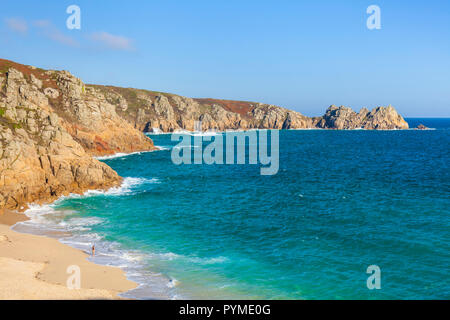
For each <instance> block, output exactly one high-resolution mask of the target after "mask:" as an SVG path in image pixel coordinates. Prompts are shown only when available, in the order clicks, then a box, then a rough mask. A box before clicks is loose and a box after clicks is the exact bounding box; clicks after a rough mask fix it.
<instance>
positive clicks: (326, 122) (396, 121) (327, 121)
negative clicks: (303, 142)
mask: <svg viewBox="0 0 450 320" xmlns="http://www.w3.org/2000/svg"><path fill="white" fill-rule="evenodd" d="M316 126H317V127H319V128H324V129H339V130H342V129H367V130H393V129H408V128H409V126H408V123H407V122H406V121H405V120H404V119H403V117H402V116H400V115H399V114H398V113H397V111H396V110H395V109H394V108H393V107H392V106H388V107H378V108H375V109H373V110H372V111H369V110H368V109H366V108H362V109H361V110H360V111H359V113H356V112H355V111H353V110H352V109H350V108H347V107H344V106H341V107H336V106H334V105H332V106H331V107H329V108H328V109H327V111H326V113H325V115H324V116H323V117H321V118H318V119H316Z"/></svg>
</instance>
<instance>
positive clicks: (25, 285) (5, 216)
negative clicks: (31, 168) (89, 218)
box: [0, 210, 138, 300]
mask: <svg viewBox="0 0 450 320" xmlns="http://www.w3.org/2000/svg"><path fill="white" fill-rule="evenodd" d="M26 220H28V218H27V217H26V216H25V215H24V214H19V213H17V212H13V211H7V210H5V211H4V212H3V213H0V273H1V274H2V277H1V278H0V299H10V300H11V299H12V300H17V299H20V300H23V299H26V300H79V299H80V300H87V299H100V300H111V299H124V298H122V297H120V296H119V294H121V293H124V292H127V291H129V290H132V289H135V288H137V287H138V284H137V283H135V282H133V281H131V280H129V279H127V277H126V275H125V272H124V271H123V270H122V269H120V268H118V267H112V266H103V265H99V264H95V263H94V262H92V261H89V260H88V257H89V255H88V254H86V253H85V252H83V251H82V250H79V249H75V248H73V247H71V246H69V245H66V244H63V243H61V242H60V241H58V240H57V239H53V238H51V237H48V236H40V235H33V234H27V233H21V232H18V231H15V230H13V229H12V226H14V225H15V224H16V223H18V222H22V221H26ZM73 265H75V266H78V267H79V268H80V269H79V270H80V280H81V281H80V282H81V283H80V284H81V285H80V289H72V290H71V289H69V288H68V287H67V285H66V283H67V280H68V278H69V277H70V276H71V274H70V273H67V268H68V267H69V266H73Z"/></svg>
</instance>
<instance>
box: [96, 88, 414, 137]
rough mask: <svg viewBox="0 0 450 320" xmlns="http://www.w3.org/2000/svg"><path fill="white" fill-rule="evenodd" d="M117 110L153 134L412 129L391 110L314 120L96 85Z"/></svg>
mask: <svg viewBox="0 0 450 320" xmlns="http://www.w3.org/2000/svg"><path fill="white" fill-rule="evenodd" d="M90 88H92V89H93V90H97V91H100V92H102V93H103V95H104V97H105V98H106V100H107V101H108V102H109V103H110V104H112V105H115V106H116V110H117V113H118V114H119V115H120V116H121V117H123V118H124V119H126V120H127V121H128V122H129V123H130V124H132V125H133V126H134V127H135V128H137V129H139V130H141V131H144V132H147V131H152V130H161V131H163V132H173V131H176V130H189V131H192V130H194V122H195V121H202V127H203V130H207V129H216V130H221V131H223V130H226V129H312V128H322V129H357V128H364V129H368V130H372V129H375V130H379V129H407V128H408V124H407V123H406V122H405V121H404V119H403V118H402V117H401V116H400V115H399V114H398V113H397V112H396V111H395V109H394V108H393V107H391V106H389V107H378V108H375V109H373V110H372V111H369V110H367V109H365V108H363V109H361V111H360V112H359V113H356V112H354V111H353V110H352V109H350V108H347V107H343V106H342V107H336V106H331V107H330V108H328V110H327V111H326V113H325V115H324V116H322V117H315V118H310V117H307V116H304V115H302V114H301V113H299V112H296V111H291V110H288V109H285V108H281V107H278V106H274V105H269V104H262V103H255V102H245V101H231V100H217V99H192V98H187V97H182V96H178V95H174V94H170V93H161V92H154V91H147V90H139V89H131V88H118V87H112V86H98V85H91V86H90Z"/></svg>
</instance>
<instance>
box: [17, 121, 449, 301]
mask: <svg viewBox="0 0 450 320" xmlns="http://www.w3.org/2000/svg"><path fill="white" fill-rule="evenodd" d="M407 121H408V122H409V124H410V126H411V127H415V126H417V125H418V124H419V123H423V124H425V125H426V126H428V127H430V128H434V130H426V131H418V130H406V131H364V130H354V131H334V130H298V131H297V130H289V131H280V168H279V172H278V174H276V175H273V176H262V175H260V166H259V165H206V164H202V165H194V164H192V165H175V164H173V163H172V161H171V157H170V156H171V151H172V148H173V147H174V145H175V144H176V143H177V142H172V141H171V139H170V137H171V136H170V135H167V134H162V135H150V137H151V138H152V139H153V140H154V142H155V145H157V146H161V147H163V148H162V150H161V151H155V152H148V153H137V154H132V155H128V156H120V155H118V156H116V157H111V158H106V159H103V160H102V161H105V162H106V163H107V164H108V165H110V166H111V167H112V168H113V169H115V170H116V171H117V172H118V173H119V174H120V175H121V176H123V177H125V180H124V184H123V185H122V186H121V187H120V188H115V189H111V190H109V191H107V192H100V191H92V192H88V193H86V194H85V195H84V196H70V197H66V198H62V199H60V200H58V201H57V202H56V203H55V204H53V205H50V206H41V207H38V206H33V207H32V208H31V209H30V210H29V211H28V212H27V214H28V215H29V216H30V217H31V218H32V220H30V221H28V222H25V223H21V224H19V225H16V227H15V228H16V229H18V230H22V231H28V232H33V233H46V234H49V233H50V231H64V232H65V233H58V237H59V238H60V240H61V241H62V242H64V243H68V244H70V245H72V246H74V247H77V248H80V249H82V250H85V251H89V248H90V246H91V245H92V244H93V243H95V245H96V247H97V250H96V251H97V254H98V256H97V257H95V258H94V262H97V263H101V264H108V265H115V266H120V267H122V268H124V270H125V271H126V272H127V275H128V277H129V278H130V279H132V280H135V281H137V282H138V283H140V286H139V288H138V289H136V290H133V291H130V292H128V293H126V294H124V296H126V297H135V298H143V299H144V298H146V299H152V298H168V299H183V298H199V299H215V298H216V299H237V298H243V299H450V280H449V272H450V173H449V170H450V119H407ZM67 232H69V233H67ZM52 234H53V235H55V233H54V232H53V233H52ZM370 265H377V266H379V267H380V269H381V289H380V290H369V289H368V288H367V285H366V280H367V278H368V277H369V276H370V275H369V274H367V273H366V270H367V267H368V266H370Z"/></svg>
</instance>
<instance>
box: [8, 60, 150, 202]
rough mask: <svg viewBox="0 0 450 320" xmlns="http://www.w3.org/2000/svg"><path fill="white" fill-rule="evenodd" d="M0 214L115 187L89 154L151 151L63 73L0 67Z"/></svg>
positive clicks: (111, 174) (113, 176)
mask: <svg viewBox="0 0 450 320" xmlns="http://www.w3.org/2000/svg"><path fill="white" fill-rule="evenodd" d="M0 143H1V144H0V210H1V209H3V208H7V209H19V210H20V209H24V208H26V205H27V204H28V203H31V202H47V201H51V200H54V199H56V198H57V197H59V196H61V195H67V194H69V193H82V192H84V191H86V190H88V189H106V188H110V187H112V186H117V185H118V184H120V183H121V180H122V178H121V177H119V176H118V175H117V173H116V172H115V171H114V170H112V169H111V168H110V167H109V166H107V165H106V164H104V163H102V162H100V161H98V160H96V159H94V158H93V157H92V155H100V154H109V153H114V152H119V151H120V152H128V151H139V150H152V149H154V146H153V142H152V141H151V140H150V139H148V138H147V137H145V135H143V134H142V133H141V132H139V131H138V130H136V129H134V128H133V127H132V126H131V125H130V124H129V123H128V122H127V121H125V120H124V119H122V118H121V117H119V116H118V115H117V114H116V112H115V106H112V105H110V104H109V103H108V102H107V101H106V99H104V98H103V96H102V95H101V94H100V93H97V92H95V91H92V90H90V91H89V90H86V89H85V86H84V84H83V83H82V82H81V81H80V80H79V79H77V78H75V77H73V76H72V75H70V74H69V73H68V72H64V71H62V72H59V71H45V70H41V69H37V68H33V67H28V66H23V65H20V64H16V63H13V62H10V61H6V60H0Z"/></svg>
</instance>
